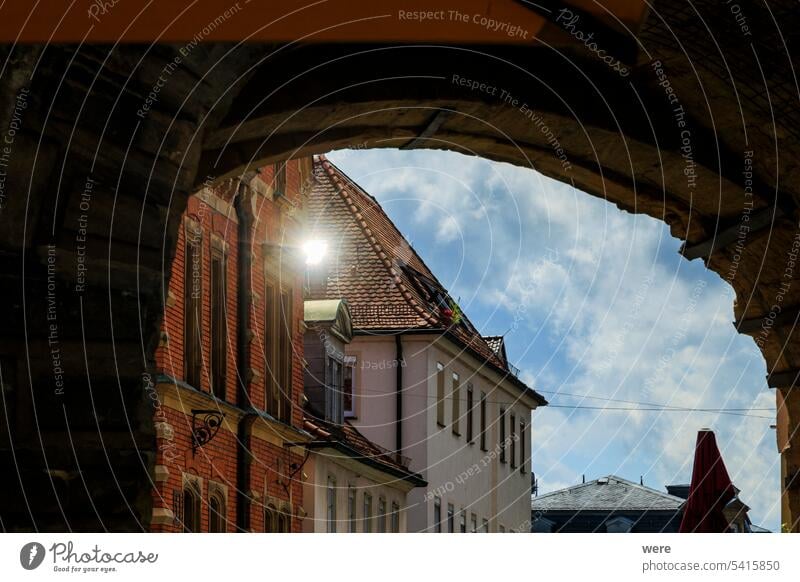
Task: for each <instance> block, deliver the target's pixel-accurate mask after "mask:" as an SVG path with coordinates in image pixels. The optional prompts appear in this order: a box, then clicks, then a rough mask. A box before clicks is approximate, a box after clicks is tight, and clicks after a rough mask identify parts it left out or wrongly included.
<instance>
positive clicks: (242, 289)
mask: <svg viewBox="0 0 800 582" xmlns="http://www.w3.org/2000/svg"><path fill="white" fill-rule="evenodd" d="M250 201H251V197H250V190H249V188H248V187H247V186H246V185H245V184H244V183H243V182H240V183H239V185H238V186H237V192H236V196H235V198H234V202H233V204H234V208H235V209H236V217H237V218H238V220H239V223H238V226H237V239H238V245H237V249H238V257H237V258H238V262H239V269H238V277H237V286H236V292H237V298H238V301H237V309H236V318H237V322H238V325H237V328H236V331H237V333H236V368H237V374H236V376H237V380H238V382H237V391H236V404H237V405H238V406H239V408H243V409H245V410H248V409H251V408H252V407H253V404H252V402H250V397H249V396H250V394H249V392H250V390H249V388H250V382H251V380H252V370H251V368H250V340H251V337H250V316H251V313H252V306H253V287H252V271H253V209H252V206H251V203H250Z"/></svg>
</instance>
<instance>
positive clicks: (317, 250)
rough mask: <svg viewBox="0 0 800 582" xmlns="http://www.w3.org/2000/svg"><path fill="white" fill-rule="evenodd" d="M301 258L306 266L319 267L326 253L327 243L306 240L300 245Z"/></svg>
mask: <svg viewBox="0 0 800 582" xmlns="http://www.w3.org/2000/svg"><path fill="white" fill-rule="evenodd" d="M301 248H302V250H303V256H304V257H305V259H306V265H308V266H309V267H312V266H314V265H319V264H320V263H321V262H322V259H324V258H325V255H326V254H327V252H328V243H327V241H324V240H308V241H306V242H304V243H303V245H302V247H301Z"/></svg>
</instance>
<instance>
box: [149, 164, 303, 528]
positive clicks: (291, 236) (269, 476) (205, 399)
mask: <svg viewBox="0 0 800 582" xmlns="http://www.w3.org/2000/svg"><path fill="white" fill-rule="evenodd" d="M308 169H310V163H308V161H305V160H300V161H290V162H288V163H287V167H286V196H285V199H282V200H278V201H274V200H273V199H272V192H271V190H272V181H273V176H274V169H273V167H272V166H270V167H267V168H264V169H262V170H261V173H260V174H259V175H258V176H256V178H255V179H254V182H251V184H250V186H248V187H249V188H250V191H251V193H252V196H253V212H254V227H253V230H254V236H253V240H254V244H253V247H252V251H253V252H252V266H253V269H252V292H253V302H252V304H253V310H252V313H251V325H252V328H251V329H252V337H253V339H252V344H251V350H250V366H251V368H252V371H253V375H252V381H251V382H250V385H249V400H250V404H251V405H252V407H254V408H257V409H260V410H263V409H264V407H265V398H266V372H265V360H264V351H265V342H266V341H269V338H265V335H264V321H265V306H264V302H263V299H262V298H263V293H264V281H265V268H264V265H265V253H264V251H263V249H264V246H263V245H262V242H264V241H268V242H272V243H277V244H279V245H280V246H273V247H271V248H273V249H278V250H279V254H280V255H281V256H282V258H283V260H281V261H280V273H279V277H280V282H281V284H282V285H283V286H285V287H287V288H288V287H291V288H292V290H293V300H292V307H293V313H292V321H291V324H292V331H293V338H292V345H293V350H292V352H293V358H292V359H293V362H292V363H293V365H292V384H291V386H290V387H289V389H290V391H291V402H292V416H291V424H292V426H294V427H301V426H302V410H301V408H300V406H299V403H300V401H301V395H302V393H303V366H302V362H303V334H302V320H303V291H302V282H303V279H302V265H301V264H300V263H299V257H297V256H296V254H292V253H291V252H288V251H289V249H290V248H291V245H297V244H298V243H299V241H300V240H301V239H302V216H303V215H302V208H303V194H302V193H301V186H302V182H303V181H304V179H305V178H304V177H303V176H304V175H310V174H309V172H308ZM233 193H234V188H233V187H230V186H222V187H219V188H216V189H215V190H214V191H213V194H212V192H211V191H209V190H206V191H205V192H204V193H201V194H200V195H196V196H193V197H191V198H190V200H189V204H188V207H187V210H186V213H185V216H184V218H188V219H191V220H193V221H195V222H196V223H198V224H199V225H200V227H201V229H202V285H203V289H202V297H203V299H202V336H201V337H202V339H201V346H202V348H201V349H202V355H203V363H204V365H203V373H202V380H201V385H200V386H197V387H193V388H196V389H197V390H199V393H198V392H197V391H196V390H192V389H190V388H187V387H185V386H183V385H182V383H183V381H184V338H183V334H184V284H185V281H184V278H185V268H184V267H185V265H184V260H185V249H186V229H185V225H183V224H182V225H181V232H180V234H179V238H178V249H177V252H176V256H175V260H174V262H173V264H172V266H171V269H172V274H171V278H170V285H169V289H167V290H165V294H166V298H165V299H166V301H165V303H166V309H165V315H164V320H163V324H162V335H161V342H160V345H159V347H158V349H157V351H156V365H157V371H158V372H159V373H161V374H163V375H166V376H167V377H171V378H173V379H174V380H176V381H177V382H175V381H170V380H166V381H165V378H164V377H163V376H162V377H161V380H160V384H159V387H158V394H159V398H160V399H161V402H160V406H159V409H160V413H159V415H158V416H157V417H156V419H155V420H156V422H157V423H158V428H159V438H158V457H157V463H156V464H157V474H156V483H155V487H154V490H153V496H154V507H155V511H154V521H153V526H152V528H151V529H152V530H153V531H164V532H170V531H180V530H181V525H180V524H179V523H177V522H175V523H173V522H172V521H171V520H170V519H169V513H168V512H166V511H164V510H169V511H174V510H175V504H174V502H173V501H174V500H173V494H174V493H175V492H177V493H181V492H182V489H183V486H184V480H185V479H186V478H187V476H191V477H190V478H191V479H197V480H198V485H199V487H200V493H201V497H202V502H201V511H200V515H201V521H200V528H201V531H208V527H209V526H208V520H209V511H208V500H209V495H210V490H209V487H210V486H211V484H212V482H213V484H214V485H213V486H214V487H218V488H221V489H222V490H226V491H227V495H226V498H227V502H226V507H225V509H226V514H227V522H228V523H227V530H228V531H235V527H236V523H235V519H236V502H237V495H236V491H237V435H236V430H237V425H236V422H235V419H238V418H239V417H240V416H241V410H240V408H239V407H237V406H236V405H237V403H236V398H237V374H238V372H239V371H238V370H237V366H236V363H237V362H236V358H237V337H238V335H237V333H238V328H237V316H236V315H237V303H238V299H239V294H238V292H237V283H238V246H237V245H238V239H237V228H238V224H237V222H236V219H235V212H234V210H233V206H232V196H233ZM212 236H215V237H217V238H218V240H219V241H222V242H224V245H225V251H226V258H227V269H226V277H227V281H226V288H227V297H226V309H227V326H228V341H227V345H228V349H227V362H226V363H227V366H226V388H225V401H226V403H228V404H229V405H230V406H228V404H224V405H223V404H220V403H218V402H216V401H215V400H214V399H213V397H211V395H210V394H209V391H210V380H209V374H208V365H207V364H208V362H210V358H211V349H210V344H211V338H210V335H209V333H210V332H209V330H210V327H211V326H210V322H211V300H210V299H211V298H210V288H211V286H210V272H211V250H212ZM267 252H269V250H268V251H267ZM193 408H204V409H212V410H213V409H217V408H219V409H220V410H222V411H223V412H225V422H224V423H223V426H222V427H221V428H220V429H219V431H218V432H217V434H216V436H215V437H214V438H213V440H212V441H211V442H209V443H208V444H206V445H205V446H203V447H201V448H198V449H197V451H196V452H195V453H194V454H193V453H192V439H191V429H192V426H191V425H192V416H191V413H190V410H191V409H193ZM262 422H264V423H267V424H269V423H270V422H274V421H269V420H264V421H262V420H261V419H259V420H256V423H262ZM257 432H258V431H257ZM266 432H268V433H270V434H271V437H270V438H269V441H272V442H268V440H267V439H262V438H259V437H258V436H257V435H254V436H253V437H252V439H251V449H250V450H251V453H252V462H251V475H250V490H251V491H252V492H254V493H255V495H254V500H253V502H252V504H251V515H250V525H251V529H252V530H253V531H263V528H264V512H263V505H264V504H266V502H267V501H268V500H269V501H270V502H273V503H275V504H281V506H280V507H278V509H283V508H285V507H287V506H288V505H289V504H290V503H291V506H292V508H293V512H294V513H295V515H296V510H297V509H299V508H301V507H302V505H303V500H302V494H303V493H302V483H301V482H300V480H299V476H300V475H302V471H297V476H295V478H294V480H290V473H291V472H292V464H295V466H299V465H300V464H301V463H302V461H303V456H302V455H300V454H295V453H293V452H292V451H291V450H290V449H287V448H285V447H283V446H281V444H282V443H281V442H280V439H277V438H276V437H275V435H276V434H278V431H275V430H272V431H270V430H269V428H267V431H266ZM290 433H291V430H290ZM280 434H285V430H281V431H280ZM298 434H299V433H298ZM289 440H293V439H289ZM295 440H296V439H295ZM294 450H297V449H294ZM157 515H158V516H160V518H159V519H156V516H157ZM292 530H293V531H297V532H299V531H302V523H301V521H300V519H299V518H298V517H295V518H294V519H292Z"/></svg>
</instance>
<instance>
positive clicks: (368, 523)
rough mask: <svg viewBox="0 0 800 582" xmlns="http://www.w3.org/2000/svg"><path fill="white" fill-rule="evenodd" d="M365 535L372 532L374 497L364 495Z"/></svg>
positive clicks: (363, 529)
mask: <svg viewBox="0 0 800 582" xmlns="http://www.w3.org/2000/svg"><path fill="white" fill-rule="evenodd" d="M362 531H363V532H364V533H371V532H372V495H367V494H366V493H364V527H363V528H362Z"/></svg>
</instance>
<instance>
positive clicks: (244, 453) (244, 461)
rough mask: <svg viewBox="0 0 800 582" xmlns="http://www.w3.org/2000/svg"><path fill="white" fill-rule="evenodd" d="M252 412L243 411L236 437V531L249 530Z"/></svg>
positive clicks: (253, 417) (254, 418)
mask: <svg viewBox="0 0 800 582" xmlns="http://www.w3.org/2000/svg"><path fill="white" fill-rule="evenodd" d="M256 417H257V416H256V414H255V413H254V412H248V413H245V414H244V416H242V418H241V419H240V420H239V428H238V430H237V435H236V436H237V439H236V531H238V532H249V531H250V503H251V502H252V499H251V498H250V473H251V471H250V465H251V464H252V460H253V456H252V454H251V453H250V436H251V435H252V434H253V423H254V422H255V420H256Z"/></svg>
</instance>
